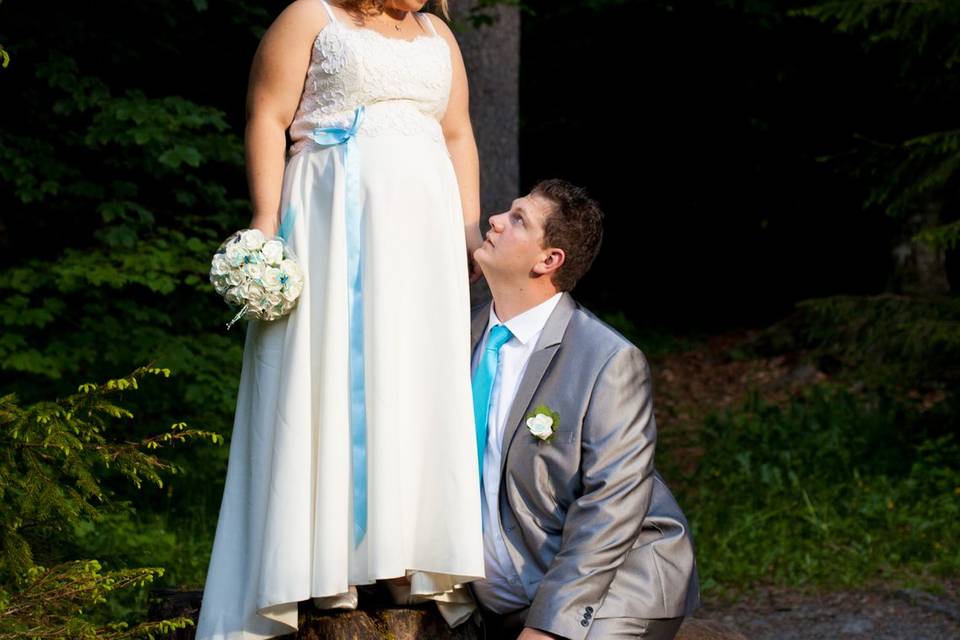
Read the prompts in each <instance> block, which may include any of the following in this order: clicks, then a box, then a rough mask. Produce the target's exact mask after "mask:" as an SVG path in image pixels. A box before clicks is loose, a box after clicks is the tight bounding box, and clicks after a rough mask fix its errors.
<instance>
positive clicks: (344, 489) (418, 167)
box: [196, 3, 484, 640]
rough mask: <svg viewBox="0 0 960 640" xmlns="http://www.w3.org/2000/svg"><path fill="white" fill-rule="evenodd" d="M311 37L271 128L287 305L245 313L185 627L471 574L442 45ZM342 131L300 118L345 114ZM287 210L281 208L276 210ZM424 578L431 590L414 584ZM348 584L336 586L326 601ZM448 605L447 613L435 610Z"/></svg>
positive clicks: (462, 264) (478, 570) (259, 626)
mask: <svg viewBox="0 0 960 640" xmlns="http://www.w3.org/2000/svg"><path fill="white" fill-rule="evenodd" d="M324 7H325V8H326V10H327V12H328V15H329V18H330V22H329V23H328V24H327V25H326V26H325V27H324V28H323V29H322V30H321V31H320V33H319V34H318V35H317V37H316V39H315V41H314V46H313V50H312V52H311V60H310V66H309V70H308V72H307V77H306V79H305V83H304V91H303V95H302V97H301V102H300V106H299V109H298V111H297V114H296V116H295V119H294V122H293V124H292V126H291V128H290V134H291V139H292V141H293V145H292V147H291V149H290V154H289V156H288V159H287V163H286V168H285V172H284V176H283V195H282V203H281V211H282V212H284V214H283V215H284V220H285V224H286V225H287V227H288V229H289V237H288V240H289V242H290V245H291V248H292V249H293V251H294V252H295V254H296V256H297V258H298V260H299V261H300V264H301V266H302V267H303V269H304V274H305V284H304V289H303V292H302V293H301V296H300V300H299V302H298V304H297V307H296V308H295V309H294V310H293V311H292V313H291V314H290V315H288V316H286V317H284V318H281V319H279V320H276V321H273V322H261V321H250V322H249V323H248V324H247V329H246V330H247V333H246V341H245V344H244V355H243V367H242V371H241V375H240V387H239V392H238V395H237V408H236V415H235V419H234V424H233V435H232V441H231V444H230V454H229V461H228V467H227V477H226V486H225V489H224V494H223V502H222V504H221V507H220V515H219V520H218V522H217V529H216V536H215V540H214V544H213V551H212V555H211V558H210V565H209V568H208V571H207V577H206V583H205V586H204V594H203V604H202V607H201V610H200V619H199V623H198V627H197V634H196V638H197V640H241V639H242V640H248V639H253V638H258V639H259V638H272V637H276V636H279V635H283V634H287V633H292V632H295V631H296V630H297V603H298V602H299V601H303V600H309V599H311V598H325V599H326V598H330V601H334V600H336V596H338V594H341V596H340V597H345V596H344V595H343V594H345V593H347V592H348V591H349V588H350V586H351V585H358V584H369V583H372V582H374V581H375V580H376V579H380V578H394V577H398V576H404V575H408V576H410V578H411V582H412V584H413V593H414V595H416V594H426V595H427V596H428V597H435V598H436V599H438V600H443V599H444V594H446V595H447V596H449V595H450V594H452V593H454V592H455V591H460V592H461V593H462V588H460V587H458V588H457V589H456V590H455V589H454V585H456V584H459V583H463V582H468V581H470V580H474V579H477V578H482V577H483V567H484V562H483V541H482V533H481V521H480V491H479V480H478V469H477V451H476V439H475V438H476V437H475V434H474V419H473V403H472V400H471V388H470V353H469V349H470V319H469V314H470V310H469V305H470V303H469V288H468V283H467V264H466V251H465V245H464V233H463V220H462V213H461V204H460V195H459V190H458V186H457V179H456V174H455V173H454V168H453V164H452V162H451V158H450V155H449V153H448V151H447V148H446V144H445V141H444V137H443V134H442V130H441V127H440V123H439V121H440V119H441V118H442V116H443V114H444V112H445V110H446V106H447V100H448V97H449V92H450V87H451V77H452V75H451V74H452V71H451V69H452V65H451V59H450V50H449V48H448V45H447V43H446V41H445V40H444V39H443V38H442V37H440V36H439V35H437V33H436V31H435V30H434V27H433V25H432V23H430V21H429V20H428V19H427V16H425V15H417V18H418V19H419V20H420V21H421V23H422V24H424V25H425V28H427V29H429V31H430V32H431V33H432V34H433V35H421V36H419V37H417V38H416V39H414V40H401V39H397V38H390V37H387V36H384V35H381V34H379V33H377V32H375V31H372V30H370V29H358V28H355V27H353V26H351V25H349V24H347V23H345V22H340V21H339V20H338V19H337V18H336V17H335V16H334V14H333V12H332V11H330V8H329V7H328V6H327V5H326V3H324ZM360 105H363V106H364V108H365V111H364V113H363V117H362V119H361V120H360V124H359V128H358V129H357V131H356V136H355V138H354V139H353V143H354V145H355V146H354V147H353V148H352V149H351V151H350V153H356V156H355V158H356V159H357V165H356V166H357V167H358V169H359V170H358V172H357V173H358V175H357V176H356V178H357V182H356V184H357V185H358V192H357V193H350V192H347V191H346V189H345V183H346V182H345V177H346V176H345V173H346V166H345V164H344V157H345V155H344V151H345V146H344V145H343V144H340V145H335V146H320V145H318V144H315V143H314V141H313V140H312V139H311V137H310V134H311V132H313V130H314V129H315V128H316V127H343V128H349V127H350V126H351V123H352V122H353V121H354V109H355V108H356V107H358V106H360ZM351 197H354V198H356V200H354V202H356V203H358V206H359V207H360V208H361V209H362V219H363V225H364V227H363V232H362V252H363V318H364V323H363V328H364V335H365V341H364V342H363V344H364V363H365V372H366V375H365V393H366V458H367V463H366V464H367V471H366V478H367V492H366V496H367V514H368V519H367V525H366V534H365V536H364V537H363V539H362V542H361V543H360V545H359V546H358V547H355V545H354V535H353V526H354V520H353V518H354V515H355V514H354V509H353V506H354V502H353V498H352V495H353V494H352V489H353V484H352V478H353V476H352V471H351V468H352V465H351V431H350V419H349V416H350V412H349V400H350V387H349V379H348V375H347V371H348V351H349V349H348V344H349V340H350V334H349V326H348V302H347V301H348V282H347V266H346V263H347V257H346V256H347V253H346V252H347V249H346V246H347V244H346V238H345V236H346V232H345V228H344V227H345V215H346V212H345V208H346V207H347V202H348V200H349V199H350V198H351ZM287 216H291V217H290V218H289V219H286V217H287ZM430 594H433V596H431V595H430ZM346 599H347V600H349V598H348V597H347V598H346ZM448 619H449V618H448Z"/></svg>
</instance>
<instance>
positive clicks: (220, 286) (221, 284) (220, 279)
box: [210, 275, 230, 295]
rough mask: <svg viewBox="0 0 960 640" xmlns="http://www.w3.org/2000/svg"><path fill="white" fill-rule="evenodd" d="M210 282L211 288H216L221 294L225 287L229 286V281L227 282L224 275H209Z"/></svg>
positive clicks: (225, 289)
mask: <svg viewBox="0 0 960 640" xmlns="http://www.w3.org/2000/svg"><path fill="white" fill-rule="evenodd" d="M210 282H211V283H212V284H213V288H214V289H216V291H217V293H219V294H220V295H223V294H224V293H226V291H227V289H228V288H229V287H230V283H229V282H227V278H226V276H213V275H212V276H210Z"/></svg>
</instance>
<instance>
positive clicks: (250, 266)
mask: <svg viewBox="0 0 960 640" xmlns="http://www.w3.org/2000/svg"><path fill="white" fill-rule="evenodd" d="M243 273H244V274H246V276H247V277H248V278H251V279H253V280H256V279H258V278H262V277H263V265H262V264H261V263H259V262H248V263H247V264H245V265H243Z"/></svg>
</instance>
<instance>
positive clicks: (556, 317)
mask: <svg viewBox="0 0 960 640" xmlns="http://www.w3.org/2000/svg"><path fill="white" fill-rule="evenodd" d="M575 308H576V303H575V302H574V301H573V298H571V297H570V294H569V293H566V292H564V294H563V295H562V296H561V297H560V301H559V302H558V303H557V306H556V308H555V309H554V310H553V313H551V314H550V317H549V318H547V324H546V325H544V327H543V331H542V332H541V333H540V338H539V340H537V345H536V347H535V348H534V350H533V353H532V354H530V360H529V361H528V362H527V369H526V371H524V372H523V378H522V379H521V380H520V386H519V387H518V388H517V395H516V396H514V399H513V403H512V404H511V405H510V413H509V415H508V417H507V424H506V426H505V428H504V433H503V442H502V443H501V445H500V447H501V448H500V476H501V477H503V470H504V468H505V467H506V464H507V451H508V450H509V449H510V443H511V442H513V438H514V436H516V433H517V429H518V428H519V427H520V424H521V423H522V421H523V417H524V414H525V413H526V411H527V407H528V406H529V404H530V400H531V399H532V398H533V394H534V393H535V392H536V390H537V388H538V387H539V386H540V381H541V380H543V375H544V374H545V373H546V371H547V367H549V366H550V363H551V362H552V361H553V356H554V355H556V353H557V349H559V348H560V342H561V340H563V334H564V332H565V331H566V330H567V324H569V322H570V317H571V316H572V315H573V310H574V309H575ZM474 325H476V322H474ZM483 328H485V326H484V327H482V328H481V335H482V333H483Z"/></svg>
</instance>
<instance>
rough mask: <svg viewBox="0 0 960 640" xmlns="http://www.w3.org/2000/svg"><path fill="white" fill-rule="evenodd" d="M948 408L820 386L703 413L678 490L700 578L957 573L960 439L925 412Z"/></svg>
mask: <svg viewBox="0 0 960 640" xmlns="http://www.w3.org/2000/svg"><path fill="white" fill-rule="evenodd" d="M944 411H946V409H945V410H944ZM948 418H949V415H948V414H944V415H921V414H917V413H914V412H913V410H912V409H911V408H910V405H908V404H905V403H901V402H899V401H896V400H893V399H891V398H890V397H884V396H882V395H875V396H869V397H860V396H855V395H852V394H850V393H849V392H847V391H844V390H842V389H841V388H838V387H832V386H827V385H822V386H817V387H813V388H811V389H809V391H808V393H806V394H805V395H804V396H803V397H801V398H797V399H795V400H794V401H792V403H791V404H789V405H788V406H787V407H786V408H783V409H781V408H777V407H775V406H771V405H768V404H765V403H764V402H762V401H761V400H760V399H758V398H757V397H753V398H752V399H751V400H750V401H749V402H748V403H747V404H746V406H743V407H740V408H738V409H736V410H732V411H728V412H726V413H724V414H714V415H712V416H711V417H710V418H709V419H708V420H707V422H706V424H705V428H704V431H703V433H702V445H703V447H704V450H705V454H704V457H703V459H702V462H701V464H700V466H699V468H698V471H697V472H696V475H695V477H692V478H687V479H686V482H685V483H678V491H677V493H678V499H679V500H680V503H681V505H682V506H683V508H684V511H685V512H686V513H687V515H688V516H689V517H690V520H691V527H692V529H693V532H694V540H695V543H696V545H697V557H698V563H699V567H700V575H701V586H702V588H703V591H704V592H705V593H710V594H713V595H715V596H718V597H723V596H724V595H730V594H732V593H735V592H737V591H740V590H742V589H745V588H749V587H752V586H757V585H762V584H778V585H788V586H801V587H802V586H827V585H829V586H855V585H859V584H863V583H866V582H871V581H875V580H876V579H878V578H880V579H884V580H892V581H894V582H900V583H903V584H911V585H917V584H922V583H924V581H925V580H930V581H935V580H936V578H937V576H955V575H957V574H958V570H960V545H958V544H957V540H960V445H958V443H957V441H956V439H955V438H954V437H953V436H952V435H949V434H948V435H939V436H931V435H930V434H931V433H934V432H937V431H940V430H939V429H933V428H931V427H930V424H929V423H931V422H933V423H940V424H942V420H944V419H948ZM664 455H665V456H667V457H669V456H670V452H669V451H665V452H664ZM668 480H669V478H668ZM671 484H673V483H671Z"/></svg>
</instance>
